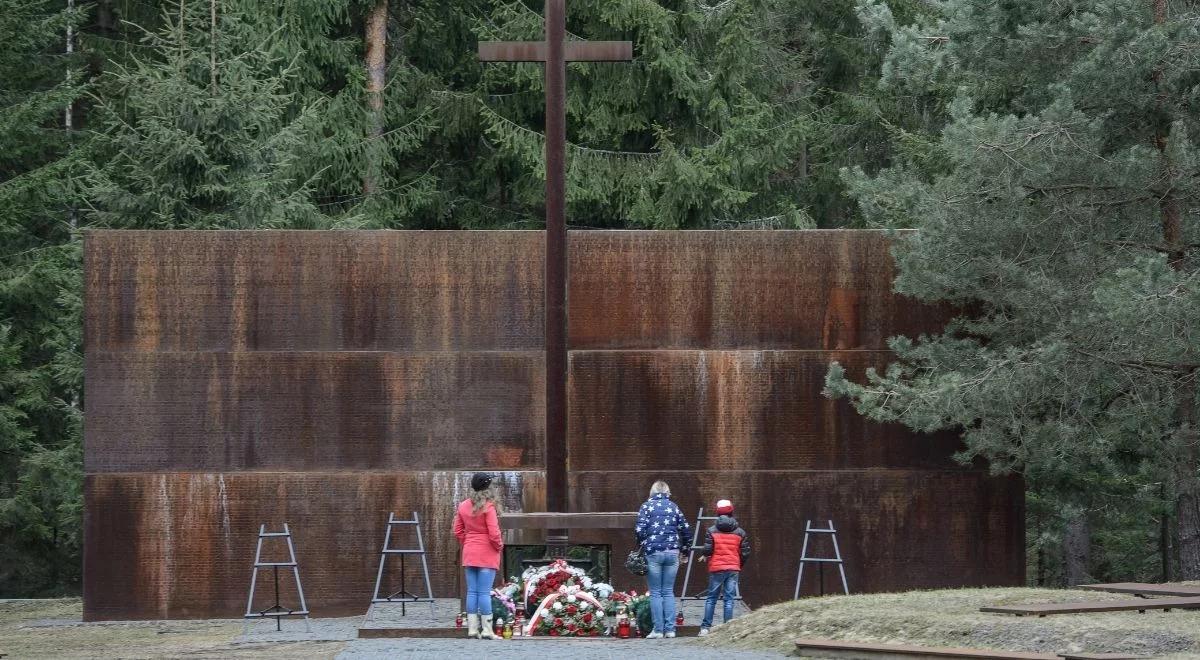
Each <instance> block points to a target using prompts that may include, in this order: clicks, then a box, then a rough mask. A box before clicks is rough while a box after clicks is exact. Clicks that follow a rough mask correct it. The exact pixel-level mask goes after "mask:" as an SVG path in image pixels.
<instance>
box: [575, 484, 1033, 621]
mask: <svg viewBox="0 0 1200 660" xmlns="http://www.w3.org/2000/svg"><path fill="white" fill-rule="evenodd" d="M660 478H661V479H665V480H666V481H667V483H669V484H670V485H671V494H672V498H673V499H674V500H675V501H676V502H678V503H679V506H680V507H681V508H682V509H683V511H684V512H685V513H686V514H687V515H688V516H689V517H693V518H694V516H695V515H696V511H697V510H698V509H699V507H700V506H702V505H703V506H705V507H706V508H708V509H709V510H711V508H712V506H713V503H714V502H716V500H717V499H719V498H728V499H730V500H732V501H733V502H734V504H735V506H736V507H737V509H736V511H735V513H736V515H737V518H738V521H739V522H741V524H742V525H743V526H744V527H745V528H746V530H747V533H748V534H749V537H750V541H751V547H752V550H753V553H754V554H753V557H752V559H751V560H750V561H749V562H748V563H747V565H746V570H745V572H744V576H743V580H742V582H743V586H742V591H743V594H744V595H745V597H746V598H747V599H748V600H749V601H750V602H752V603H769V602H775V601H779V600H785V599H788V598H791V596H792V590H793V589H794V587H795V581H796V567H797V566H798V563H799V559H800V545H801V541H802V540H803V536H804V522H805V520H806V519H814V520H815V521H817V522H820V520H821V519H824V518H835V523H836V525H837V527H838V530H839V534H838V541H839V543H840V545H841V550H842V553H843V556H844V557H845V559H846V562H847V563H846V574H847V578H848V580H849V582H850V588H851V589H852V590H853V591H854V592H858V593H861V592H872V591H899V590H903V589H929V588H937V587H957V586H962V585H965V584H970V585H1015V584H1021V583H1022V582H1023V580H1024V575H1025V557H1024V554H1023V553H1022V552H1020V548H1022V547H1024V540H1025V537H1024V527H1023V526H1022V525H1020V524H1013V522H1014V521H1021V520H1023V519H1024V507H1023V501H1024V500H1023V496H1022V486H1021V482H1020V480H1017V479H987V478H984V477H982V475H980V474H978V473H973V472H964V471H941V470H879V469H869V470H772V471H765V470H763V471H744V470H723V469H713V470H704V471H701V470H661V471H658V470H633V471H630V470H624V471H618V470H596V471H587V472H576V473H574V474H573V475H572V482H571V485H572V493H574V495H575V499H574V500H573V501H572V506H573V507H574V508H576V509H579V510H626V509H628V508H629V507H632V506H637V505H638V504H640V503H641V501H642V500H643V498H644V497H645V495H646V491H648V490H649V486H650V484H651V483H652V482H653V480H654V479H660ZM693 523H694V520H693ZM821 524H823V523H821ZM631 537H632V534H630V533H621V532H618V533H611V532H593V533H591V534H590V535H588V537H587V538H588V539H589V540H591V541H593V542H597V543H611V544H612V545H613V548H614V549H615V550H616V551H617V553H618V555H620V556H623V553H624V552H627V551H628V550H630V549H632V548H633V541H632V538H631ZM819 543H820V545H818V546H817V547H816V548H814V552H813V554H814V556H831V554H832V548H831V547H830V546H829V545H828V540H827V539H826V540H822V541H820V542H819ZM698 566H699V567H700V571H701V577H702V578H703V577H707V576H706V575H705V571H706V569H707V567H706V566H705V565H704V564H699V565H698ZM809 568H810V569H813V567H811V566H810V567H809ZM693 570H695V569H693ZM681 573H682V571H681ZM825 574H826V579H827V582H826V583H825V589H826V593H832V592H833V591H835V590H839V589H840V588H841V587H840V584H838V583H837V582H836V577H835V576H834V572H832V571H829V570H827V571H825ZM810 576H811V577H812V578H814V579H813V580H811V581H809V580H808V579H806V588H805V590H804V593H806V594H810V595H811V594H815V593H817V591H818V587H817V583H816V580H815V578H816V571H815V570H813V572H812V573H810ZM693 580H694V582H693V584H692V585H691V587H692V593H695V592H698V591H700V590H701V589H702V588H703V586H704V585H703V584H701V583H700V581H699V580H698V579H697V578H696V576H695V575H693ZM677 586H678V588H680V589H682V576H681V577H680V584H679V585H677Z"/></svg>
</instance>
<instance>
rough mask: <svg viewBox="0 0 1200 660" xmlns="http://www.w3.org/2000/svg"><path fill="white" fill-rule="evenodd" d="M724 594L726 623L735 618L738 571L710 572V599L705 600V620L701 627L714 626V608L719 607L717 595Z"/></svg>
mask: <svg viewBox="0 0 1200 660" xmlns="http://www.w3.org/2000/svg"><path fill="white" fill-rule="evenodd" d="M719 594H723V595H724V598H722V600H723V601H725V623H729V620H730V619H732V618H733V599H734V598H737V596H738V572H737V571H716V572H714V573H709V574H708V600H706V601H704V620H703V621H701V622H700V627H701V628H712V620H713V610H715V609H717V596H718V595H719Z"/></svg>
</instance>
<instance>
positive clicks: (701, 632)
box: [696, 628, 708, 637]
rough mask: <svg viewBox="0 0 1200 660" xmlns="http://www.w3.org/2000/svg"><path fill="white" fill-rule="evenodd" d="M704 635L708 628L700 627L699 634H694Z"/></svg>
mask: <svg viewBox="0 0 1200 660" xmlns="http://www.w3.org/2000/svg"><path fill="white" fill-rule="evenodd" d="M706 635H708V628H701V629H700V634H699V635H696V636H697V637H704V636H706Z"/></svg>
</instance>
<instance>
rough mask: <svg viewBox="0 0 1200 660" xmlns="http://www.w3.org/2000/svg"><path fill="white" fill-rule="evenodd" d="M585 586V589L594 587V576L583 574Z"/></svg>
mask: <svg viewBox="0 0 1200 660" xmlns="http://www.w3.org/2000/svg"><path fill="white" fill-rule="evenodd" d="M583 588H584V589H591V588H592V578H590V577H588V576H586V575H585V576H583Z"/></svg>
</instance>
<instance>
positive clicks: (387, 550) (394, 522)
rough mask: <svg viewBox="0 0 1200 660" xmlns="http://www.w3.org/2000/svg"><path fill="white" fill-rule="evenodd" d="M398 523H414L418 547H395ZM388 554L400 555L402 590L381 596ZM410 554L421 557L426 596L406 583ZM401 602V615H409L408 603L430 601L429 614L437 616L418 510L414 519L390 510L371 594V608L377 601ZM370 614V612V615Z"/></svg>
mask: <svg viewBox="0 0 1200 660" xmlns="http://www.w3.org/2000/svg"><path fill="white" fill-rule="evenodd" d="M398 525H412V526H413V527H414V528H415V529H416V532H417V547H416V548H393V547H391V544H392V527H394V526H398ZM388 555H400V590H399V591H396V592H394V593H392V594H391V595H390V596H380V595H379V588H380V586H381V585H382V583H383V566H384V563H386V561H387V558H388ZM408 555H417V556H419V557H420V558H421V571H422V573H423V574H424V577H425V593H426V594H427V595H426V596H425V597H421V596H418V595H417V594H414V593H412V592H411V591H409V590H408V589H407V588H405V585H404V579H405V570H404V569H405V566H404V558H405V557H407V556H408ZM394 602H399V603H400V615H401V616H407V615H408V609H407V604H408V603H429V615H430V616H431V617H433V616H435V612H434V604H433V602H434V601H433V586H432V584H431V583H430V581H429V562H428V560H427V559H426V557H425V540H424V538H423V537H422V536H421V519H420V517H419V516H418V515H417V512H416V511H413V514H412V519H410V520H401V519H398V518H396V514H395V513H394V512H390V511H389V512H388V521H387V532H385V533H384V536H383V550H382V551H380V553H379V571H378V572H376V573H375V592H374V594H373V595H372V596H371V608H372V609H373V608H374V607H375V604H376V603H394ZM369 616H370V614H368V617H369Z"/></svg>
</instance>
